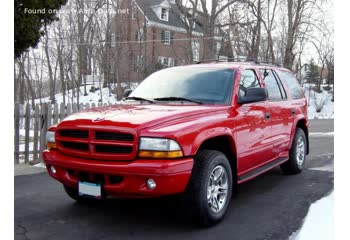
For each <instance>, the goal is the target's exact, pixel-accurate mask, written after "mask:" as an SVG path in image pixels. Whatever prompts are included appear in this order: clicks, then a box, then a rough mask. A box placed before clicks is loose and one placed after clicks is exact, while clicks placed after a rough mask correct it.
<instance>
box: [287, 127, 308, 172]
mask: <svg viewBox="0 0 350 240" xmlns="http://www.w3.org/2000/svg"><path fill="white" fill-rule="evenodd" d="M306 150H307V141H306V136H305V133H304V131H303V129H301V128H296V130H295V135H294V139H293V144H292V148H291V149H290V150H289V160H288V161H287V162H285V163H283V164H282V165H281V169H282V171H283V172H284V173H285V174H297V173H300V172H301V171H302V170H303V169H304V167H305V160H306Z"/></svg>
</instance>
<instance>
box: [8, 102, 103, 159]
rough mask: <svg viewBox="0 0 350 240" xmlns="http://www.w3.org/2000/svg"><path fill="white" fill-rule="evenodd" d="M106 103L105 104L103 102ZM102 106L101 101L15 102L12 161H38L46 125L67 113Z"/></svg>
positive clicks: (42, 148)
mask: <svg viewBox="0 0 350 240" xmlns="http://www.w3.org/2000/svg"><path fill="white" fill-rule="evenodd" d="M103 105H107V104H103ZM97 106H102V104H101V103H98V104H96V103H91V104H89V103H87V104H79V106H78V104H76V103H73V104H71V103H68V104H67V105H64V104H63V103H61V104H57V103H55V104H50V103H43V104H36V105H35V106H34V107H33V106H32V105H30V104H27V105H21V104H15V112H14V113H15V114H14V129H15V134H14V162H15V164H18V163H21V162H25V163H28V162H30V161H32V162H40V161H41V152H42V151H43V150H44V149H45V147H46V131H47V129H48V127H50V126H51V125H54V124H56V123H58V122H60V121H61V120H63V119H64V118H65V117H67V116H68V115H70V114H72V113H75V112H78V111H82V110H85V109H89V108H93V107H97Z"/></svg>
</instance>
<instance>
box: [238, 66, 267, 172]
mask: <svg viewBox="0 0 350 240" xmlns="http://www.w3.org/2000/svg"><path fill="white" fill-rule="evenodd" d="M236 86H237V85H236ZM257 87H259V88H260V87H261V83H260V80H259V78H258V75H257V73H256V71H255V70H254V69H246V70H243V71H242V72H241V74H240V79H239V87H238V89H236V91H235V92H236V94H237V95H238V97H239V96H244V94H245V92H246V90H247V89H248V88H257ZM236 111H237V116H236V117H235V120H236V121H235V123H236V124H235V129H234V133H235V139H236V151H237V160H238V172H239V174H244V173H245V172H247V171H249V170H251V169H253V168H255V167H258V166H259V165H261V164H263V163H264V162H266V161H268V160H269V159H270V158H271V151H272V150H271V146H270V145H268V144H267V143H266V138H267V137H268V136H269V131H270V120H269V117H268V116H269V106H268V103H267V101H262V102H255V103H247V104H242V105H239V106H238V107H237V109H236Z"/></svg>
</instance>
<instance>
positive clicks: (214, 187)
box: [207, 165, 228, 213]
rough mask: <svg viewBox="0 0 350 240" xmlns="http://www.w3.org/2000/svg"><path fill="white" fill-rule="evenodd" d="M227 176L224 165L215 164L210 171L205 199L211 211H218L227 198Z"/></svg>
mask: <svg viewBox="0 0 350 240" xmlns="http://www.w3.org/2000/svg"><path fill="white" fill-rule="evenodd" d="M227 189H228V176H227V172H226V170H225V168H224V167H222V166H220V165H219V166H216V167H215V168H214V169H213V171H212V172H211V173H210V178H209V183H208V191H207V200H208V205H209V208H210V210H211V211H213V212H214V213H218V212H220V211H221V210H222V209H223V207H224V206H225V203H226V200H227Z"/></svg>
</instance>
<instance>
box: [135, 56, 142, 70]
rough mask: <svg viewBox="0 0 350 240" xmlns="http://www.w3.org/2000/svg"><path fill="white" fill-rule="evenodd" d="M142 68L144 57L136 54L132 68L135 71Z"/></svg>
mask: <svg viewBox="0 0 350 240" xmlns="http://www.w3.org/2000/svg"><path fill="white" fill-rule="evenodd" d="M143 68H144V59H143V56H142V55H141V56H140V55H138V56H136V61H135V64H134V70H135V72H142V71H143Z"/></svg>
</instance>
